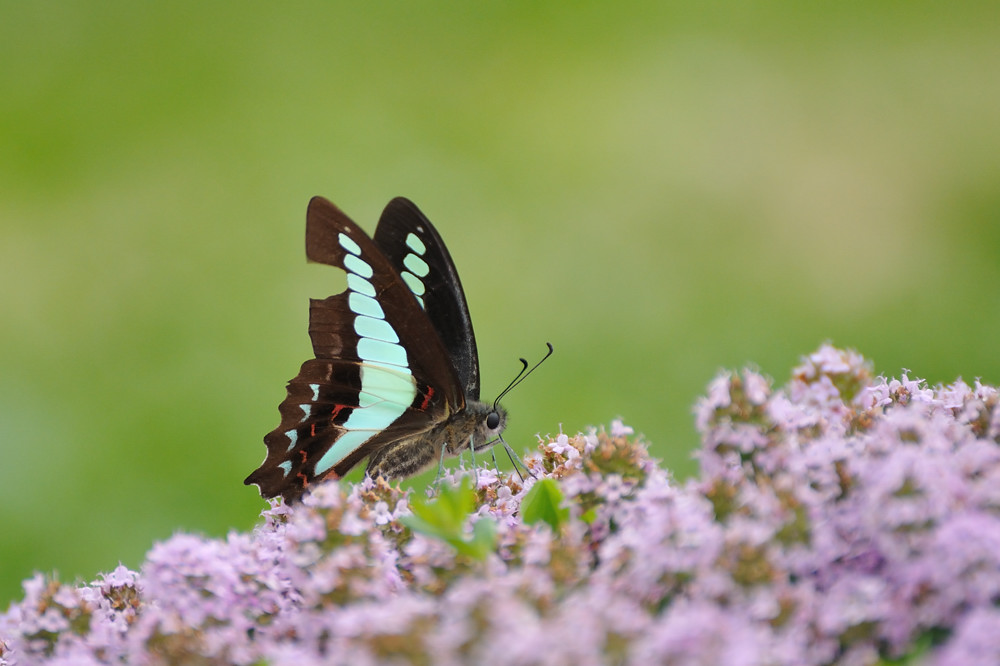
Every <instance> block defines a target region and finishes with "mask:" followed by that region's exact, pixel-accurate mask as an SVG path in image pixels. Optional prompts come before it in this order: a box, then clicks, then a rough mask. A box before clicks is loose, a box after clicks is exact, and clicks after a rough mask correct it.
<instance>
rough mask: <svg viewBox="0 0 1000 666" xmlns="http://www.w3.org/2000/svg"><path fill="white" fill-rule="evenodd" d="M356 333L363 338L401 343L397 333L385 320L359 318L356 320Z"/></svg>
mask: <svg viewBox="0 0 1000 666" xmlns="http://www.w3.org/2000/svg"><path fill="white" fill-rule="evenodd" d="M354 332H355V333H357V334H358V335H360V336H361V337H363V338H372V339H374V340H382V341H383V342H399V336H398V335H396V331H395V330H393V328H392V326H390V325H389V322H387V321H386V320H385V319H374V318H372V317H364V316H357V317H355V318H354Z"/></svg>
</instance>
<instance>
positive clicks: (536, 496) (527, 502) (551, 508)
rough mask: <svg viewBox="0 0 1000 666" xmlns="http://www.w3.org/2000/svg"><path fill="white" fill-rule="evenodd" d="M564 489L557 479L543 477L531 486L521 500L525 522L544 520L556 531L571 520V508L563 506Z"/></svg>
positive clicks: (532, 522) (531, 522)
mask: <svg viewBox="0 0 1000 666" xmlns="http://www.w3.org/2000/svg"><path fill="white" fill-rule="evenodd" d="M562 502H563V494H562V491H561V490H559V484H557V483H556V482H555V479H542V480H541V481H538V482H536V483H535V485H533V486H532V487H531V490H529V491H528V494H527V495H526V496H525V498H524V500H523V501H522V502H521V516H522V518H523V519H524V522H525V523H527V524H529V525H534V524H535V523H537V522H538V521H540V520H542V521H545V522H546V523H548V524H549V527H551V528H552V529H553V530H554V531H555V530H558V529H559V526H560V525H562V524H563V523H565V522H566V521H567V520H569V509H568V508H565V507H561V505H562Z"/></svg>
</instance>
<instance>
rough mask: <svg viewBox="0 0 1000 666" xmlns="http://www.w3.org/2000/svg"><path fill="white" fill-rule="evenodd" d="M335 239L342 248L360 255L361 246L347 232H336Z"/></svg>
mask: <svg viewBox="0 0 1000 666" xmlns="http://www.w3.org/2000/svg"><path fill="white" fill-rule="evenodd" d="M337 240H338V241H340V247H342V248H344V249H345V250H347V251H348V252H350V253H351V254H356V255H359V256H360V255H361V246H360V245H358V244H357V243H355V242H354V241H353V240H351V237H350V236H348V235H347V234H345V233H341V234H338V235H337ZM421 254H423V252H421Z"/></svg>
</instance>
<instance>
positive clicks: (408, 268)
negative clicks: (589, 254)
mask: <svg viewBox="0 0 1000 666" xmlns="http://www.w3.org/2000/svg"><path fill="white" fill-rule="evenodd" d="M306 256H307V258H308V259H309V260H310V261H313V262H318V263H322V264H327V265H329V266H335V267H337V268H341V269H343V270H344V271H345V272H346V273H347V289H346V291H344V292H342V293H340V294H336V295H334V296H330V297H329V298H325V299H310V304H309V337H310V338H311V339H312V347H313V353H314V354H315V356H316V358H313V359H309V360H307V361H306V362H305V363H303V364H302V368H301V369H300V370H299V373H298V375H297V376H296V377H295V378H293V379H292V380H291V381H289V382H288V387H287V391H288V395H287V397H286V398H285V399H284V401H283V402H282V403H281V404H280V405H279V406H278V412H279V413H280V415H281V423H280V424H279V425H278V427H277V428H275V429H274V430H272V431H271V432H270V433H268V434H267V435H266V436H265V437H264V444H266V445H267V456H266V458H265V459H264V462H263V463H261V465H260V467H258V468H257V469H256V470H254V472H253V473H251V474H250V475H249V476H248V477H247V478H246V480H245V481H244V483H245V484H246V485H251V484H256V485H257V486H258V488H259V489H260V494H261V495H262V496H263V497H277V496H279V495H280V496H281V497H283V498H284V500H285V501H286V502H294V501H296V500H297V499H299V498H300V497H301V496H302V494H303V493H304V492H306V491H307V490H309V489H310V488H312V487H313V486H314V485H315V484H317V483H319V482H321V481H323V480H326V479H339V478H341V477H343V476H344V475H345V474H347V472H348V471H350V470H351V469H352V468H353V467H354V466H356V465H357V464H358V463H359V462H360V461H362V460H363V459H365V458H367V459H368V466H367V474H368V475H370V476H372V477H376V476H382V477H385V478H387V479H398V478H403V477H407V476H410V475H412V474H416V473H417V472H420V471H422V470H424V469H426V468H427V467H429V466H431V465H432V464H433V463H434V462H435V461H437V460H439V459H441V458H443V456H445V455H448V456H454V455H458V454H459V453H461V452H462V451H463V450H466V449H469V448H471V449H472V450H473V451H480V450H484V449H488V448H489V447H491V446H492V445H493V443H494V442H496V441H497V439H498V438H499V436H500V433H501V432H503V429H504V427H505V425H506V423H507V413H506V411H505V410H504V409H503V407H501V406H500V405H499V404H497V403H496V402H494V403H493V404H490V403H484V402H481V401H480V400H479V355H478V352H477V350H476V336H475V334H474V333H473V330H472V320H471V319H470V318H469V308H468V305H467V304H466V301H465V293H464V292H463V291H462V284H461V282H460V281H459V279H458V273H457V271H456V270H455V264H454V262H453V261H452V259H451V256H450V255H449V254H448V250H447V249H446V248H445V245H444V242H443V241H442V240H441V236H440V235H439V234H438V232H437V230H436V229H435V228H434V226H433V225H432V224H431V223H430V221H429V220H428V219H427V218H426V217H425V216H424V214H423V213H421V212H420V210H419V209H418V208H417V207H416V206H415V205H414V204H413V203H412V202H411V201H409V200H407V199H404V198H402V197H398V198H395V199H393V200H392V201H390V202H389V204H388V205H387V206H386V208H385V210H384V211H383V212H382V216H381V217H380V219H379V223H378V226H377V228H376V229H375V235H374V237H372V238H369V237H368V235H367V234H366V233H365V232H364V231H363V230H362V229H361V228H360V227H359V226H358V225H357V224H355V223H354V222H352V221H351V220H350V218H348V217H347V215H345V214H344V213H343V212H342V211H341V210H340V209H339V208H337V207H336V206H334V205H333V204H332V203H330V202H329V201H327V200H326V199H324V198H322V197H314V198H313V199H312V200H311V201H310V202H309V208H308V212H307V214H306ZM524 365H525V367H527V363H526V362H524ZM518 376H519V377H520V376H521V375H520V374H519V375H518ZM515 381H516V380H515ZM498 400H499V399H498Z"/></svg>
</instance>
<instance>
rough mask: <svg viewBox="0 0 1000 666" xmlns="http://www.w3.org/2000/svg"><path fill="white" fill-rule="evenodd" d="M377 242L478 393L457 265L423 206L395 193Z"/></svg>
mask: <svg viewBox="0 0 1000 666" xmlns="http://www.w3.org/2000/svg"><path fill="white" fill-rule="evenodd" d="M374 240H375V244H376V245H378V246H379V249H381V250H382V252H383V253H384V254H385V255H386V257H388V258H389V261H390V262H391V263H392V264H393V266H394V267H395V268H396V270H397V271H398V272H399V274H400V276H401V277H402V278H403V281H404V282H405V283H406V284H407V286H409V287H410V289H411V291H413V292H414V295H415V296H416V297H417V300H418V302H419V303H420V304H421V306H422V307H423V308H424V310H426V311H427V314H428V316H429V318H430V320H431V323H432V324H433V325H434V327H435V329H436V330H437V333H438V336H439V337H440V338H441V342H443V343H444V346H445V348H446V349H447V350H448V356H449V357H450V359H451V361H452V363H453V364H454V367H455V371H456V372H457V373H458V377H459V381H461V382H462V388H463V389H464V391H465V395H466V397H467V398H469V399H472V400H478V399H479V352H478V351H477V350H476V336H475V334H474V333H473V331H472V319H471V318H470V317H469V306H468V304H467V303H466V300H465V293H464V292H463V291H462V283H461V281H460V280H459V279H458V271H457V270H455V263H454V262H453V261H452V259H451V255H450V254H449V253H448V250H447V248H446V247H445V245H444V241H442V240H441V236H440V235H439V234H438V232H437V230H436V229H435V228H434V225H433V224H431V223H430V220H428V219H427V218H426V217H425V216H424V214H423V213H421V212H420V209H419V208H417V206H416V205H415V204H414V203H413V202H412V201H410V200H409V199H406V198H403V197H396V198H395V199H393V200H392V201H390V202H389V204H388V205H387V206H386V207H385V210H384V211H382V216H381V218H379V223H378V227H377V228H376V229H375V236H374Z"/></svg>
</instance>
